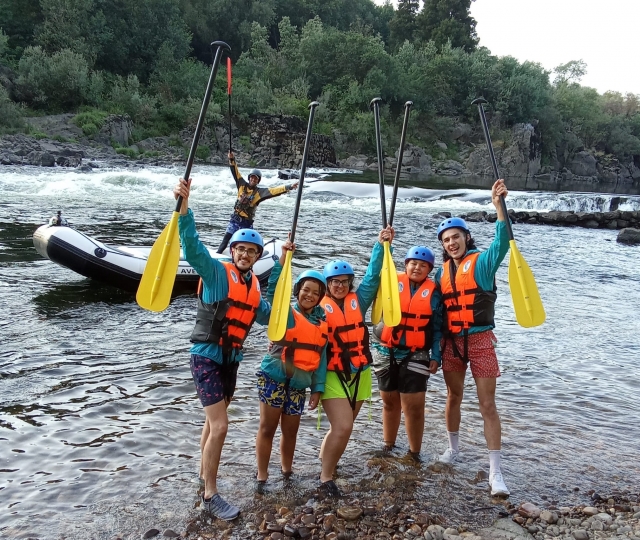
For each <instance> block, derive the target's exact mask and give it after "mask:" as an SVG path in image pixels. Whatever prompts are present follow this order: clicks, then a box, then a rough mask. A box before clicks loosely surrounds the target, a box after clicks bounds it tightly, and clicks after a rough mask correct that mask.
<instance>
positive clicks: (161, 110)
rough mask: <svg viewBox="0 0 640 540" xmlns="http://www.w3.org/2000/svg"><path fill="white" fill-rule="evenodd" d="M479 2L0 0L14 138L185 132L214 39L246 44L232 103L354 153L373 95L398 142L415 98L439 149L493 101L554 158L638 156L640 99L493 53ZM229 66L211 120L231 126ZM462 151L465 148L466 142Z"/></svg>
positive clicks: (4, 97)
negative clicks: (305, 126) (43, 131)
mask: <svg viewBox="0 0 640 540" xmlns="http://www.w3.org/2000/svg"><path fill="white" fill-rule="evenodd" d="M471 1H472V0H426V1H425V2H419V1H418V0H400V2H398V7H397V8H394V7H393V6H392V5H391V4H390V3H387V4H385V5H382V6H378V5H376V4H374V3H373V2H372V1H371V0H136V1H135V2H133V1H130V0H0V133H11V132H16V131H24V130H26V129H28V128H27V127H26V126H25V122H24V118H25V117H28V116H34V115H42V114H53V113H58V112H74V113H78V116H77V123H78V125H79V126H80V127H82V129H83V131H84V132H85V133H86V134H88V135H90V134H91V133H95V132H97V130H98V129H99V128H100V123H101V122H102V121H103V120H104V118H105V117H106V116H107V115H108V114H111V113H126V114H128V115H130V116H131V118H132V119H133V121H134V125H135V131H134V134H133V137H134V141H132V142H135V140H142V139H144V138H147V137H152V136H159V135H168V134H172V133H176V132H177V131H179V130H180V129H182V128H184V127H185V126H189V125H192V124H193V123H194V121H195V119H196V118H197V115H198V112H199V110H200V105H201V100H202V96H203V93H204V88H205V87H206V82H207V79H208V76H209V72H210V64H211V61H212V55H211V51H210V49H209V43H210V42H211V41H214V40H223V41H226V42H227V43H228V44H229V45H230V46H231V48H232V53H231V55H232V59H233V63H234V68H233V111H234V115H236V117H237V118H238V119H240V120H243V121H245V122H246V121H248V120H249V119H250V118H251V116H252V115H254V114H256V113H270V114H282V115H289V114H293V115H300V116H303V117H306V115H307V105H308V103H309V101H310V100H313V99H317V100H318V101H320V103H321V106H320V107H319V109H318V112H317V116H316V122H317V124H316V131H318V132H320V133H324V134H327V135H330V136H332V137H333V138H334V140H335V141H336V148H337V150H338V151H339V153H341V154H342V155H346V154H347V153H355V152H370V151H371V150H372V149H373V148H374V139H373V133H374V130H373V118H372V115H371V113H370V112H369V109H368V104H369V102H370V100H371V99H372V98H373V97H376V96H380V97H381V98H382V99H383V102H384V107H383V109H382V128H383V134H384V136H385V137H387V138H391V137H393V139H392V140H393V141H396V140H397V135H398V133H399V130H400V126H401V122H402V107H403V104H404V103H405V101H407V100H411V101H413V102H414V104H415V107H414V111H415V112H414V113H413V120H412V122H411V126H410V132H409V135H408V138H409V140H410V141H411V142H413V143H415V144H420V145H422V146H423V147H425V148H427V149H429V147H430V146H432V145H434V144H435V143H436V141H447V137H448V134H449V133H451V129H452V127H453V126H454V125H456V124H458V123H460V122H465V123H471V124H476V123H477V110H476V109H475V108H474V107H472V106H471V105H470V103H471V101H472V100H473V99H474V98H475V97H478V96H480V95H482V96H484V97H485V98H486V99H487V100H488V101H489V106H488V107H487V112H488V114H489V117H490V121H491V125H492V130H493V132H494V137H495V138H496V139H497V140H500V138H501V135H504V136H506V133H507V132H508V130H509V129H510V128H511V127H512V126H513V125H514V124H517V123H521V122H530V123H534V125H536V128H537V130H538V131H539V133H540V144H541V151H542V159H543V163H545V162H546V163H550V162H552V161H553V159H554V156H555V152H556V151H557V148H558V147H559V145H562V147H563V148H564V149H565V150H568V151H569V152H577V151H580V150H583V149H587V150H589V151H590V152H592V153H594V154H595V155H601V156H604V155H607V154H608V155H612V156H615V157H616V158H617V159H620V160H627V161H628V160H631V161H635V162H636V163H638V162H639V161H640V101H639V96H637V95H634V94H627V95H622V94H620V93H617V92H607V93H605V94H599V93H598V92H597V91H596V90H595V89H593V88H588V87H585V86H582V85H581V84H580V80H581V77H582V76H583V75H584V74H585V70H586V69H587V66H586V65H585V64H584V62H582V61H581V60H579V59H576V60H572V61H570V62H568V63H567V64H564V65H561V66H558V67H557V68H556V69H555V70H554V71H552V72H549V71H547V70H545V69H544V68H543V67H542V66H541V65H540V64H537V63H535V62H519V61H517V60H516V59H514V58H512V57H508V56H507V57H497V56H494V55H492V54H491V51H489V50H488V49H487V48H485V47H482V43H481V41H480V40H479V39H478V36H477V33H476V29H475V25H476V23H475V21H474V19H473V18H472V17H471V15H470V4H471ZM224 70H225V68H224V66H223V67H222V68H221V70H220V76H219V77H218V80H217V86H216V89H215V91H214V95H213V103H212V106H211V107H210V109H209V113H208V121H209V122H212V123H217V122H222V121H223V118H224V114H225V112H226V100H227V96H226V78H225V77H224V76H222V75H224ZM452 151H455V149H452Z"/></svg>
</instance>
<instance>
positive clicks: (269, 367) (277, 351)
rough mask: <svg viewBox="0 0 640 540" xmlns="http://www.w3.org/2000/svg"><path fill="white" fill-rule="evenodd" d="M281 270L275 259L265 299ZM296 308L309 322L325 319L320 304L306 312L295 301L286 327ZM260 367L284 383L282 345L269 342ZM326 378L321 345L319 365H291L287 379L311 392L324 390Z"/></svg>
mask: <svg viewBox="0 0 640 540" xmlns="http://www.w3.org/2000/svg"><path fill="white" fill-rule="evenodd" d="M281 272H282V266H281V265H280V262H279V261H276V262H275V264H274V266H273V268H272V270H271V275H270V276H269V286H268V288H267V301H268V302H269V303H271V302H273V296H274V294H275V291H276V285H277V284H278V278H279V277H280V274H281ZM294 309H295V310H296V311H297V312H298V313H302V314H303V315H304V316H305V317H306V318H307V319H308V320H309V321H310V322H312V323H313V324H317V323H318V322H320V321H324V320H325V314H324V309H322V308H321V307H320V306H316V307H315V308H313V311H311V313H309V314H307V313H304V312H303V311H302V309H300V306H299V305H298V302H295V303H294V305H293V306H289V314H288V316H287V328H293V327H294V326H295V319H294V318H293V313H292V310H294ZM260 369H261V370H262V371H264V373H266V374H267V375H268V376H269V377H270V378H271V379H273V380H274V381H276V382H279V383H284V382H286V380H287V373H286V364H285V363H284V362H283V360H282V347H281V346H279V345H277V344H273V343H272V344H270V348H269V352H268V353H267V354H266V355H265V356H264V358H263V359H262V363H261V364H260ZM326 378H327V347H326V345H325V346H324V347H323V349H322V352H321V353H320V365H319V366H318V369H316V370H315V371H311V372H310V371H304V370H303V369H300V368H298V367H296V366H293V376H292V377H291V380H290V381H289V385H290V386H291V387H292V388H295V389H297V390H304V389H305V388H310V389H311V392H312V393H314V392H324V383H325V381H326Z"/></svg>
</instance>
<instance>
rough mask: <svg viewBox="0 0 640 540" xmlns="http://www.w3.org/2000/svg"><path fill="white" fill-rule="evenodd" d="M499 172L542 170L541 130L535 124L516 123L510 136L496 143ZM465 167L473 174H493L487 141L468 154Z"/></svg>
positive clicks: (520, 173)
mask: <svg viewBox="0 0 640 540" xmlns="http://www.w3.org/2000/svg"><path fill="white" fill-rule="evenodd" d="M493 150H494V153H495V155H496V160H497V162H498V167H499V169H500V172H501V174H502V175H503V176H505V177H518V178H527V177H531V176H533V175H536V174H538V172H539V171H540V167H541V164H540V160H541V151H540V134H539V133H538V131H537V130H536V128H535V127H534V126H533V125H532V124H516V125H515V126H513V129H512V131H511V139H510V141H509V142H508V143H506V144H505V143H503V144H502V145H495V144H494V148H493ZM465 165H466V168H467V169H469V170H470V171H471V172H472V173H474V174H479V175H483V176H493V167H492V165H491V158H490V156H489V152H488V151H487V147H486V145H485V144H481V145H478V147H477V148H476V149H475V150H474V151H473V152H471V154H469V157H468V158H467V161H466V163H465Z"/></svg>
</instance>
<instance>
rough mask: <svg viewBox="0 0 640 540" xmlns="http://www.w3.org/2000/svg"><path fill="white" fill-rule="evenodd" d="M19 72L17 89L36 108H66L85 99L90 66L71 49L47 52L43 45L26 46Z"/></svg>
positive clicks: (73, 106)
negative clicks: (50, 53)
mask: <svg viewBox="0 0 640 540" xmlns="http://www.w3.org/2000/svg"><path fill="white" fill-rule="evenodd" d="M18 73H19V76H18V79H17V81H16V86H17V88H18V92H19V93H20V95H21V97H22V99H24V100H25V101H28V102H30V103H32V104H33V105H34V106H36V107H42V108H47V109H49V110H60V111H64V110H70V109H73V108H75V107H77V106H79V105H81V104H82V103H83V101H84V96H85V92H86V88H87V82H88V77H89V67H88V65H87V61H86V60H85V59H84V57H83V56H81V55H79V54H78V53H75V52H73V51H71V50H69V49H63V50H61V51H58V52H55V53H53V54H52V55H48V54H47V53H46V52H45V51H44V50H43V49H42V47H27V49H26V50H25V51H24V54H23V55H22V58H20V64H19V66H18Z"/></svg>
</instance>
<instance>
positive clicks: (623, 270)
mask: <svg viewBox="0 0 640 540" xmlns="http://www.w3.org/2000/svg"><path fill="white" fill-rule="evenodd" d="M178 174H179V173H178ZM365 176H366V175H365ZM194 178H196V181H197V180H198V176H196V175H194ZM216 178H217V177H216ZM169 180H172V179H168V180H167V181H166V182H165V183H166V184H168V185H167V186H165V187H164V188H163V187H162V186H163V185H164V184H163V183H162V182H161V181H160V179H159V178H155V177H152V179H151V181H152V185H156V184H157V185H158V188H157V189H158V193H155V194H154V193H150V194H148V195H145V194H144V193H143V192H139V193H137V194H136V200H135V202H132V200H131V199H130V198H127V197H126V196H123V194H122V193H116V194H110V193H109V190H106V191H103V190H101V189H100V185H99V184H95V185H94V188H93V189H95V190H96V195H95V196H94V197H93V198H91V196H90V195H88V194H86V193H83V195H82V198H81V199H78V200H72V201H71V202H70V204H68V205H66V204H65V208H67V209H66V210H65V213H66V215H67V217H68V218H70V220H71V221H72V223H75V224H76V225H78V226H80V227H81V228H82V230H83V232H87V233H88V234H93V235H97V236H99V237H100V238H101V240H103V241H108V242H110V243H122V244H132V243H136V244H149V243H151V242H153V240H155V238H156V237H157V235H158V234H159V231H160V230H161V229H162V228H163V227H164V225H165V224H166V221H167V220H168V219H169V217H170V212H171V210H172V199H171V198H170V197H169V196H165V195H163V194H162V193H163V192H162V189H164V190H165V191H166V190H168V189H170V185H171V184H170V183H169ZM226 180H228V179H226ZM226 180H225V181H226ZM215 181H216V182H221V181H222V180H219V179H217V180H215ZM211 182H212V184H213V181H211ZM202 184H204V181H203V182H202ZM321 184H322V182H318V183H317V185H321ZM116 185H118V184H117V183H116ZM124 185H125V186H127V187H131V186H130V185H129V184H127V183H126V182H124ZM135 185H136V184H135V183H134V184H132V186H133V187H135ZM313 185H315V184H312V185H311V186H313ZM77 187H78V186H76V188H77ZM205 187H206V186H203V190H202V191H201V192H200V195H201V197H203V198H206V197H208V196H211V197H213V195H208V193H210V192H209V191H207V189H205ZM161 188H162V189H161ZM372 188H375V186H372ZM323 189H325V188H323ZM437 189H438V190H440V191H442V190H443V189H444V184H442V185H440V186H438V187H437ZM527 189H529V188H527ZM41 191H46V193H49V192H53V193H55V197H54V196H53V195H49V194H40V195H34V196H31V197H26V198H25V199H24V202H23V203H21V205H20V206H11V207H9V208H8V219H7V220H5V221H4V222H3V224H2V226H1V229H2V230H1V231H0V257H2V258H1V259H0V328H1V330H2V336H3V339H2V340H0V396H2V399H1V403H0V440H1V442H0V459H1V461H2V464H1V465H0V494H1V496H0V506H1V507H2V510H3V511H2V512H0V536H5V537H8V538H28V537H38V538H59V537H61V536H64V537H66V538H79V539H80V538H89V537H90V538H105V539H106V538H111V537H112V536H114V535H115V534H116V533H124V532H131V533H132V534H133V533H136V534H139V533H140V531H144V530H147V529H148V528H150V527H152V526H154V527H158V528H160V529H162V528H163V527H171V528H174V529H176V530H180V529H181V527H182V526H183V525H184V523H185V521H186V520H187V519H188V516H189V515H190V514H191V513H193V512H195V511H196V509H195V507H196V505H197V484H196V483H194V482H193V481H194V480H195V479H196V477H197V471H198V466H199V435H200V427H201V423H202V420H203V414H202V410H201V407H200V405H199V402H198V401H197V399H196V397H195V391H194V388H193V382H192V380H191V374H190V371H189V362H188V348H189V342H188V337H189V334H190V332H191V329H192V324H193V319H194V314H195V299H194V298H193V297H191V296H183V297H179V298H176V299H175V300H173V301H172V303H171V305H170V307H169V308H168V309H167V310H166V311H165V312H163V313H151V312H146V311H143V310H141V309H140V308H138V306H137V305H136V304H135V302H134V300H133V296H132V295H129V294H127V293H123V292H120V291H118V290H116V289H112V288H109V287H103V286H101V285H98V284H95V283H92V282H89V281H87V280H85V279H84V278H82V277H81V276H78V275H77V274H74V273H73V272H71V271H69V270H67V269H64V268H61V267H59V266H56V265H54V264H53V263H50V262H49V261H44V260H42V259H40V258H39V257H37V255H35V250H33V248H32V247H31V246H30V244H29V237H30V234H31V233H32V232H33V231H34V230H35V229H36V228H37V226H38V225H40V224H41V223H42V222H44V221H45V220H46V219H47V218H48V217H50V215H51V214H52V213H53V212H52V211H51V208H52V206H53V207H55V206H60V193H59V192H58V191H56V190H54V189H50V190H41ZM211 193H213V189H212V190H211ZM486 197H487V193H486V192H482V191H479V192H477V193H476V194H475V199H474V200H478V199H482V198H485V199H486ZM320 198H321V199H320ZM229 201H230V199H229V196H228V194H227V195H226V196H224V197H222V196H221V197H220V198H219V199H213V198H212V199H211V200H202V199H198V197H197V196H195V195H194V197H193V200H192V201H191V202H192V204H193V206H194V212H195V215H196V219H197V221H198V226H199V228H200V229H201V230H202V231H204V234H203V237H205V238H206V239H207V241H208V242H209V243H215V242H216V241H217V240H218V239H219V235H220V234H221V232H222V230H223V228H224V226H225V225H226V220H227V218H228V213H229V211H230V202H229ZM293 201H294V198H293V197H280V198H278V199H276V200H274V201H269V202H267V203H265V204H264V205H262V206H261V208H260V213H259V226H260V228H261V230H265V231H268V232H269V233H270V235H275V236H279V237H281V238H284V237H286V232H287V230H288V228H289V224H290V219H291V211H292V208H293ZM54 202H55V205H54V204H53V203H54ZM433 204H434V205H438V204H440V205H446V204H451V205H456V204H457V205H459V206H458V207H457V208H460V207H461V206H460V205H464V204H467V203H466V202H465V201H464V200H459V199H455V200H451V201H449V202H447V201H446V200H444V201H442V202H434V203H433ZM469 204H470V203H469ZM474 204H477V203H474ZM435 208H436V206H430V207H426V206H424V205H423V203H421V202H412V201H405V202H403V203H402V204H399V205H398V207H397V209H396V227H397V239H396V242H395V244H396V246H395V249H396V254H398V253H403V252H404V250H406V249H407V248H408V247H409V245H411V244H413V243H415V242H416V241H420V242H421V243H422V242H424V243H426V244H427V245H431V246H432V247H437V246H436V240H435V227H436V225H437V223H438V222H439V219H438V217H437V216H434V213H435V211H436V210H435ZM448 208H453V209H454V210H455V208H456V207H454V206H452V207H448ZM159 209H160V210H159ZM379 228H380V215H379V205H378V203H377V201H376V199H375V197H374V198H371V199H370V198H364V196H360V198H358V197H356V198H354V197H353V196H345V195H337V194H334V195H331V193H327V192H326V191H318V192H315V191H314V190H311V189H310V190H309V198H305V199H304V200H303V205H302V208H301V214H300V220H299V230H298V233H297V241H298V245H299V250H298V251H297V252H296V258H295V262H294V274H297V273H298V272H299V271H301V270H302V269H306V268H321V266H322V264H323V263H324V262H326V260H328V259H329V258H335V257H341V258H347V259H348V260H349V261H351V262H352V263H353V264H354V267H355V268H356V273H357V275H359V276H360V275H362V274H363V272H364V270H365V268H366V264H367V261H368V257H369V253H370V249H371V245H372V242H373V241H374V239H375V236H376V231H377V230H378V229H379ZM514 232H515V235H516V238H517V242H518V247H519V249H520V251H521V253H522V254H523V255H524V256H525V258H526V260H527V262H528V263H529V266H530V267H531V268H532V270H533V272H534V274H535V276H536V280H537V283H538V286H539V289H540V293H541V296H542V298H543V301H544V304H545V308H546V311H547V322H546V323H545V324H544V325H543V326H542V327H539V328H535V329H530V330H525V329H522V328H520V327H519V326H517V325H516V323H515V321H514V316H513V311H512V307H511V305H510V298H509V294H508V283H507V281H506V264H505V267H503V268H502V269H501V270H500V272H499V274H498V290H499V297H498V305H497V319H496V323H497V330H496V334H497V336H498V339H499V344H498V354H499V358H500V362H501V367H502V372H503V376H502V377H501V378H500V380H499V387H498V407H499V410H500V413H501V417H502V420H503V440H504V443H503V449H504V471H505V476H506V479H507V483H508V485H509V487H510V488H511V490H512V492H513V495H512V500H513V501H514V502H518V501H522V500H524V499H529V500H533V501H534V502H536V501H540V499H539V497H540V494H542V493H544V494H546V495H549V496H550V497H552V498H556V499H558V500H560V501H562V502H570V501H572V500H581V499H580V497H584V493H585V491H586V490H588V489H590V488H592V487H597V488H598V489H600V490H602V491H607V489H609V488H611V486H621V487H625V486H627V487H628V486H634V485H635V486H637V485H638V482H639V481H640V464H639V463H638V461H637V455H638V453H639V451H640V448H639V443H638V440H640V431H639V430H640V428H639V427H638V425H637V422H635V421H634V419H635V418H636V417H637V398H636V396H637V395H638V391H639V390H640V388H638V387H639V386H640V382H638V381H640V377H638V374H639V368H638V364H637V357H638V354H639V353H640V350H639V349H640V346H639V345H638V340H637V335H638V333H639V332H640V322H639V321H638V319H637V317H636V316H635V314H636V312H637V305H638V303H639V301H640V292H639V288H638V286H637V284H638V283H637V282H638V281H639V280H640V275H639V274H638V271H637V258H638V251H637V248H632V247H627V246H621V245H618V244H617V243H616V242H615V234H616V233H615V231H604V230H602V231H601V230H596V231H590V230H584V229H560V228H553V229H552V228H547V227H543V226H537V227H536V226H526V225H517V226H515V227H514ZM473 234H474V237H475V238H476V240H477V243H478V245H480V246H481V247H486V246H487V245H488V244H489V242H490V240H491V238H492V235H493V225H490V224H483V223H478V224H475V223H474V224H473ZM436 251H439V250H437V249H436ZM396 259H397V262H399V260H400V259H399V256H397V255H396ZM621 321H623V323H621ZM265 346H266V335H265V331H264V329H263V328H261V327H256V328H254V330H252V332H251V335H250V337H249V339H248V343H247V350H246V360H245V362H243V365H242V366H241V369H240V377H239V384H238V389H237V392H236V397H235V399H234V401H233V402H232V404H231V406H230V408H229V415H230V418H231V421H232V425H231V428H230V434H229V437H228V440H227V444H226V446H225V450H224V453H223V465H222V468H221V476H222V478H221V482H220V489H221V491H222V492H224V493H225V494H229V495H230V496H231V497H233V498H234V499H235V500H237V501H238V502H239V504H240V505H241V506H243V507H244V508H247V507H249V506H250V505H251V504H253V492H252V491H251V489H250V487H249V486H250V484H251V480H252V478H253V477H254V474H255V457H254V448H255V444H254V441H255V433H256V431H257V428H258V400H257V392H256V389H255V372H256V370H257V369H258V366H259V363H260V360H261V357H262V355H263V354H264V351H265ZM465 391H466V396H465V400H464V403H463V423H462V427H461V445H462V447H463V450H464V452H465V461H464V463H463V464H461V465H459V466H456V475H457V476H456V477H457V478H458V479H459V481H460V483H459V484H455V483H449V484H447V483H446V482H444V480H442V481H440V480H438V482H439V483H438V486H439V487H438V489H441V490H442V492H443V493H446V492H447V491H448V490H452V489H454V490H460V489H465V488H464V486H465V485H467V484H469V482H470V481H471V480H472V479H473V478H475V477H476V474H477V472H478V470H479V469H481V468H484V469H485V470H486V468H487V455H486V448H485V443H484V437H483V433H482V422H481V418H480V414H479V410H478V404H477V399H476V398H475V396H474V384H473V381H471V380H468V381H467V385H466V390H465ZM445 392H446V390H445V387H444V384H443V382H442V377H441V375H439V374H438V375H436V376H434V377H432V379H431V381H430V383H429V391H428V394H427V423H426V429H425V437H424V445H423V454H424V458H425V461H426V462H427V463H429V462H430V461H432V460H433V458H434V457H435V456H436V455H437V454H439V453H440V452H442V451H443V450H444V448H445V447H446V436H445V427H444V418H443V410H444V402H445ZM316 423H317V416H316V414H315V413H306V414H305V415H304V417H303V419H302V426H301V429H300V436H299V441H298V448H297V452H296V460H295V467H296V473H297V474H296V476H297V480H296V484H295V486H294V488H293V489H294V491H295V493H296V496H298V495H299V496H300V497H305V496H308V493H309V491H310V490H312V489H313V488H314V487H315V485H316V483H317V478H318V474H319V464H318V460H317V452H318V449H319V446H320V442H321V440H322V437H323V436H324V433H325V432H326V430H327V429H328V422H327V419H326V417H325V416H323V417H322V418H321V427H320V429H319V430H318V429H316ZM621 433H624V434H625V435H624V441H623V440H622V439H621V435H620V434H621ZM398 442H399V449H398V450H397V451H396V452H395V453H394V455H393V456H392V457H391V458H390V460H391V463H392V464H393V467H397V468H398V470H401V471H402V470H404V469H405V468H406V465H404V462H403V458H404V453H405V452H406V450H407V442H406V438H405V437H404V435H403V434H402V429H401V435H400V437H399V441H398ZM380 444H381V404H380V399H379V396H378V394H377V391H375V390H374V397H373V400H372V402H371V404H370V405H369V404H366V405H365V407H364V408H363V410H362V412H361V415H360V417H359V419H358V422H357V425H356V430H355V432H354V434H353V440H352V441H351V443H350V444H349V447H348V449H347V452H346V454H345V457H344V459H343V461H342V462H341V466H340V469H339V478H338V481H339V482H340V483H342V484H343V485H345V487H346V488H347V489H349V488H350V486H352V485H356V484H358V483H361V485H362V486H366V485H367V484H366V483H367V482H373V481H374V480H379V479H380V476H379V473H378V469H377V468H375V467H373V466H372V465H371V464H372V461H371V460H372V459H373V457H374V456H376V454H377V452H378V450H379V449H380ZM272 462H273V464H272V467H271V469H270V474H271V478H272V480H273V482H272V483H270V490H271V493H272V496H273V497H278V496H279V493H281V492H283V490H284V486H283V484H282V482H281V480H280V479H279V469H278V466H277V464H278V456H277V441H276V444H274V455H273V456H272ZM409 472H410V474H414V473H413V472H411V471H409ZM398 474H400V473H398ZM407 474H408V473H407ZM415 474H417V475H428V470H427V469H426V468H425V469H424V470H423V471H422V472H416V473H415ZM425 478H426V476H425ZM429 482H432V483H433V482H434V481H433V479H432V480H429V481H425V485H424V486H423V487H421V488H418V490H417V492H416V496H417V497H419V496H421V494H422V495H424V497H423V499H424V500H434V499H433V498H431V497H427V496H426V495H427V493H429V495H433V493H432V492H428V489H429V487H428V486H429V485H430V484H429ZM485 487H486V486H482V485H480V486H478V487H477V489H478V490H479V491H478V493H479V492H480V491H482V490H485ZM574 488H578V490H579V491H577V492H575V491H574ZM434 489H435V488H434ZM467 489H471V490H475V489H476V488H475V487H474V488H472V487H468V488H467ZM485 491H486V490H485ZM472 493H476V491H472ZM474 496H475V495H474ZM483 496H486V494H485V495H483ZM480 506H481V505H480ZM461 508H463V507H461Z"/></svg>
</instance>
